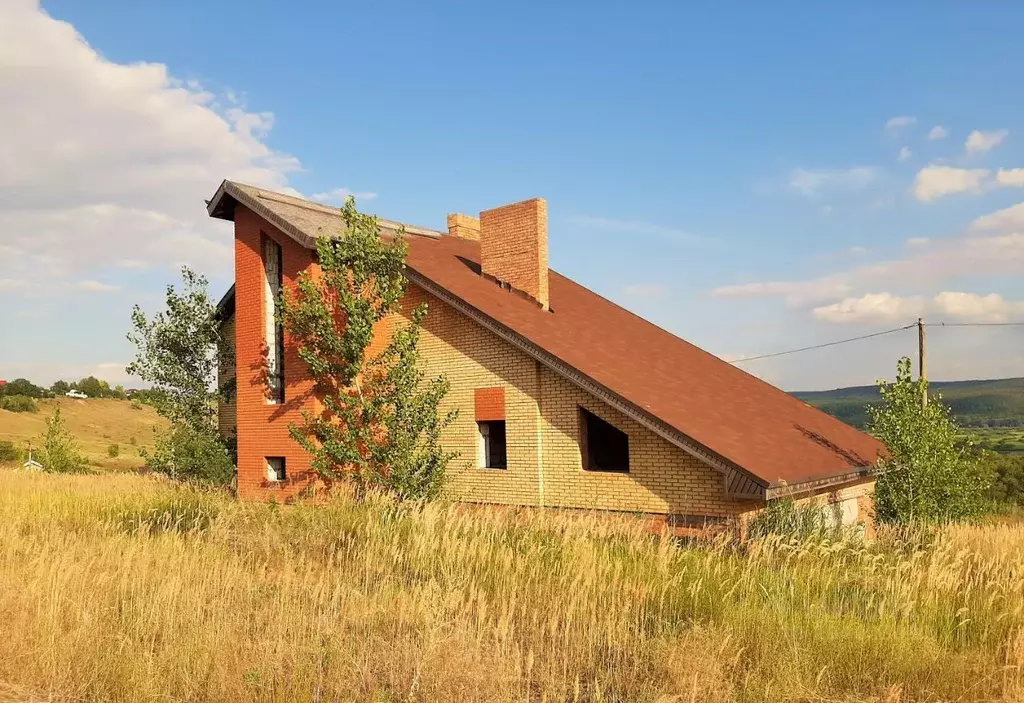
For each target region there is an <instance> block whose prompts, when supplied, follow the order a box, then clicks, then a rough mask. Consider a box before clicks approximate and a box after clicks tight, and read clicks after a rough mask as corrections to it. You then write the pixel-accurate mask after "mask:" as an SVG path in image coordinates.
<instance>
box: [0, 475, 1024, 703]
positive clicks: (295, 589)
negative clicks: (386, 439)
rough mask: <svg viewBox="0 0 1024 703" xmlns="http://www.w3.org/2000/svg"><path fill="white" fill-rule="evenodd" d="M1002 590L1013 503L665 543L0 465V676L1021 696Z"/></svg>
mask: <svg viewBox="0 0 1024 703" xmlns="http://www.w3.org/2000/svg"><path fill="white" fill-rule="evenodd" d="M1022 594H1024V525H1021V524H1020V523H1016V524H1014V523H1009V524H1000V525H995V524H993V525H989V526H984V527H955V528H949V529H947V530H945V531H944V532H942V533H941V534H939V535H938V536H937V538H935V541H934V544H932V545H931V546H930V547H929V548H927V549H926V548H924V547H922V546H921V543H920V542H918V541H902V542H901V541H898V540H896V539H895V538H893V537H892V536H891V535H890V536H888V537H885V538H883V539H882V540H880V541H879V542H878V543H876V544H874V545H871V546H864V545H860V544H857V543H826V542H819V543H804V544H795V543H788V542H785V541H778V540H775V541H764V542H755V543H752V544H750V545H749V546H748V547H746V548H744V549H740V548H739V547H738V546H736V545H733V544H728V543H726V542H715V543H708V544H704V545H691V546H687V547H682V548H680V547H679V546H677V545H676V543H675V542H674V541H671V540H669V539H667V538H666V539H658V538H654V537H652V536H651V535H648V534H646V533H645V532H644V531H643V529H642V527H641V526H640V525H639V523H638V522H637V521H635V520H631V519H629V518H619V519H611V518H607V517H600V516H594V515H589V514H557V513H549V512H514V511H506V512H495V511H489V510H482V509H478V510H469V509H461V510H460V509H458V508H456V507H454V506H449V505H443V504H434V505H430V506H427V507H425V508H419V507H415V506H405V507H396V506H395V505H393V504H390V503H387V502H384V501H381V500H371V501H369V502H366V503H356V502H354V501H351V500H348V499H344V498H340V497H339V498H336V499H334V500H332V501H330V502H328V503H326V504H323V505H320V506H317V507H305V506H275V505H264V504H246V503H237V502H234V501H233V500H231V499H230V498H229V497H227V496H226V495H222V494H211V493H196V492H192V491H190V490H188V489H185V488H182V487H178V486H175V485H173V484H171V483H169V482H167V481H164V480H160V479H157V478H152V477H142V476H135V475H128V474H103V475H97V476H71V477H68V476H53V475H46V474H28V473H24V472H18V473H15V472H12V471H0V622H2V623H3V626H2V627H0V682H2V683H0V700H6V699H10V700H25V701H28V700H32V701H36V700H67V701H78V700H89V701H102V700H118V701H122V700H124V701H157V700H160V701H165V700H186V701H240V700H267V701H270V700H273V701H320V700H330V701H340V700H365V701H399V700H402V701H409V700H413V701H524V700H531V701H583V700H586V701H625V700H630V701H632V700H638V701H847V702H850V701H889V702H895V701H901V702H905V701H991V700H1021V699H1022V697H1024V674H1022V670H1021V667H1022V665H1024V596H1022Z"/></svg>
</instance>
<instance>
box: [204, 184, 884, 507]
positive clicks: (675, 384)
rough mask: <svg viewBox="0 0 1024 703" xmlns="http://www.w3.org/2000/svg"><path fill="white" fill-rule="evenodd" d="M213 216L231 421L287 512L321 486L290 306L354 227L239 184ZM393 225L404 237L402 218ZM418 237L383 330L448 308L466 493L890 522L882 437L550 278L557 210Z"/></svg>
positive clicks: (454, 440)
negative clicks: (399, 306) (231, 251)
mask: <svg viewBox="0 0 1024 703" xmlns="http://www.w3.org/2000/svg"><path fill="white" fill-rule="evenodd" d="M208 211H209V214H210V216H212V217H215V218H220V219H224V220H229V221H232V222H233V223H234V230H235V284H234V285H233V286H232V288H231V290H230V291H229V292H228V294H227V295H225V296H224V299H223V300H222V301H221V303H220V305H219V306H218V313H219V316H220V319H221V321H222V323H223V325H224V334H225V335H226V336H228V337H231V338H232V339H233V340H234V343H235V349H236V359H235V364H234V367H233V368H226V369H222V378H223V377H229V376H234V377H235V378H236V379H237V391H236V393H235V394H234V397H233V399H232V404H231V405H225V406H222V407H221V413H220V426H221V429H222V431H224V432H226V433H231V432H237V442H238V445H237V446H238V492H239V495H240V496H241V497H243V498H258V499H264V500H270V499H274V500H281V499H287V498H288V497H290V496H292V495H295V494H296V493H298V492H299V491H301V490H302V489H303V488H304V487H305V486H307V485H309V483H310V482H312V481H314V480H315V475H314V474H313V473H312V472H311V470H310V459H309V456H308V455H307V454H306V453H305V452H304V451H303V450H302V448H301V447H300V446H299V445H298V444H297V443H296V442H295V441H294V440H293V439H292V438H291V437H290V435H289V432H288V426H289V424H293V423H296V422H299V421H300V420H301V416H300V413H301V412H302V410H303V409H308V408H313V407H315V403H316V401H315V399H314V398H313V397H312V395H311V391H312V381H311V379H310V377H309V375H308V374H307V373H306V371H305V370H304V368H303V365H302V362H301V360H300V359H299V357H298V354H297V350H296V349H295V347H294V346H293V343H292V340H291V339H290V337H289V336H288V335H287V334H284V333H283V332H282V330H281V328H280V326H279V325H278V323H277V322H276V318H275V312H276V311H275V306H276V302H275V301H276V300H277V299H278V294H279V291H280V290H281V289H282V287H288V286H292V285H294V283H295V280H296V277H297V276H298V275H299V274H300V273H301V272H303V271H306V270H315V268H316V266H317V264H316V258H315V246H316V241H317V239H318V238H319V237H324V236H344V235H343V231H342V228H343V222H342V219H341V217H340V214H339V212H338V210H337V209H335V208H331V207H327V206H324V205H321V204H318V203H313V202H309V201H306V200H302V199H299V198H295V197H292V196H289V195H284V194H281V193H274V192H270V191H266V190H262V189H259V188H254V187H252V186H247V185H242V184H239V183H233V182H230V181H225V182H224V183H222V184H221V186H220V188H219V189H218V190H217V192H216V193H215V194H214V196H213V198H212V199H211V200H210V201H209V203H208ZM380 226H381V230H382V232H383V234H384V235H385V236H390V235H392V234H394V232H395V231H396V230H397V229H398V228H399V227H400V226H401V225H400V224H399V223H396V222H390V221H387V220H381V221H380ZM405 232H406V235H407V241H408V244H409V254H408V260H407V268H406V276H407V278H408V281H409V289H408V293H407V295H406V299H405V300H404V301H403V312H402V314H401V315H398V316H396V318H394V319H392V320H387V321H385V324H382V326H381V328H380V329H379V331H378V334H379V335H381V336H382V338H387V337H388V336H389V335H390V330H391V329H393V325H394V324H395V323H399V322H401V318H402V317H405V316H407V314H408V311H410V310H411V309H413V308H414V307H415V306H416V305H417V304H419V303H421V302H427V303H428V304H429V313H428V315H427V317H426V319H425V321H424V327H423V332H422V335H421V340H420V350H421V357H422V361H423V363H424V365H425V369H424V370H425V371H426V373H427V375H428V376H434V375H437V374H440V373H444V374H446V375H447V377H448V380H449V382H450V391H449V393H448V395H447V396H446V398H445V400H444V405H443V407H442V411H447V410H451V409H457V410H458V411H459V415H458V419H457V420H456V421H455V422H454V423H453V424H452V425H451V426H449V427H448V428H447V430H446V431H445V433H444V435H443V437H442V443H443V444H444V446H445V448H446V449H448V450H451V451H456V452H458V454H459V458H458V459H456V460H455V461H453V462H452V463H451V465H450V467H449V477H448V479H449V480H448V483H447V488H446V490H447V491H448V493H449V495H450V496H451V497H453V498H455V499H458V500H462V501H467V502H477V503H500V504H506V505H524V506H541V507H558V508H583V509H599V510H609V511H623V512H630V513H644V514H649V515H654V516H659V519H664V520H665V521H666V522H667V523H669V524H671V525H674V526H690V525H704V524H708V523H723V522H731V521H739V522H741V523H742V522H744V521H746V520H747V519H749V517H750V516H751V515H753V514H756V512H757V511H759V510H760V509H761V508H763V507H764V506H765V505H766V504H767V502H768V501H772V500H775V499H779V498H794V499H798V500H813V501H816V502H822V503H825V502H828V503H831V504H833V506H834V507H835V511H834V514H835V515H836V516H837V517H841V519H842V520H843V522H847V523H853V522H859V521H863V522H868V523H870V522H871V520H872V514H873V504H872V494H873V488H874V471H875V469H874V467H875V465H876V461H877V459H878V458H879V456H881V455H882V454H883V453H884V451H885V447H884V445H883V444H882V443H881V442H879V441H877V440H876V439H874V438H872V437H870V436H869V435H867V434H865V433H863V432H861V431H859V430H857V429H854V428H853V427H850V426H849V425H846V424H844V423H843V422H841V421H839V420H836V419H835V418H833V417H831V416H829V415H827V414H825V413H823V412H821V411H819V410H816V409H815V408H813V407H811V406H809V405H807V404H806V403H803V402H801V401H800V400H798V399H796V398H794V397H793V396H791V395H789V394H787V393H784V392H783V391H781V390H779V389H777V388H775V387H773V386H771V385H769V384H767V383H765V382H764V381H762V380H760V379H758V378H756V377H754V376H752V375H750V374H748V373H746V372H745V371H743V370H741V369H739V368H737V367H735V366H733V365H731V364H729V363H726V362H725V361H723V360H721V359H719V358H718V357H716V356H713V355H712V354H709V353H707V352H705V351H703V350H701V349H699V348H697V347H695V346H694V345H692V344H690V343H688V342H686V341H684V340H682V339H680V338H678V337H676V336H675V335H673V334H671V333H669V332H667V331H665V330H663V329H661V328H659V327H657V326H656V325H653V324H651V323H650V322H647V321H646V320H644V319H642V318H640V317H638V316H637V315H634V314H632V313H630V312H628V311H627V310H624V309H622V308H620V307H619V306H617V305H615V304H614V303H612V302H610V301H608V300H606V299H605V298H602V297H601V296H600V295H598V294H596V293H594V292H592V291H590V290H588V289H586V288H584V287H583V286H581V285H580V284H578V283H576V282H575V281H572V280H571V279H569V278H566V277H565V276H562V275H560V274H558V273H556V272H554V271H551V270H549V269H548V222H547V205H546V203H545V201H544V200H541V199H533V200H527V201H524V202H519V203H515V204H512V205H505V206H503V207H498V208H495V209H492V210H487V211H485V212H481V213H480V216H479V218H477V217H471V216H468V215H458V214H452V215H449V216H448V231H447V232H438V231H433V230H428V229H424V228H419V227H411V226H406V227H405ZM695 264H696V265H699V263H698V262H687V263H686V265H687V266H692V265H695ZM681 271H684V269H681ZM261 365H262V366H261ZM263 367H269V371H270V372H269V373H263V374H257V373H254V372H253V369H256V368H263Z"/></svg>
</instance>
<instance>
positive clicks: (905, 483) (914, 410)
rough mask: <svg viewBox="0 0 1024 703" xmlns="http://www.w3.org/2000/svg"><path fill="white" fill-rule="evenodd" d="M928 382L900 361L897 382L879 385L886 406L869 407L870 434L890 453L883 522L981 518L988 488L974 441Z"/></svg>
mask: <svg viewBox="0 0 1024 703" xmlns="http://www.w3.org/2000/svg"><path fill="white" fill-rule="evenodd" d="M927 389H928V383H927V381H924V380H917V381H914V380H913V378H912V376H911V371H910V359H908V358H906V357H904V358H902V359H900V361H899V363H898V365H897V369H896V381H895V383H891V384H890V383H886V382H885V381H880V382H879V392H880V393H881V396H882V403H881V404H880V405H878V406H871V407H869V408H868V415H869V416H870V424H869V430H870V432H871V433H872V434H874V435H875V436H876V437H878V438H879V439H881V440H882V441H883V442H885V443H886V445H887V446H888V448H889V456H888V458H886V459H884V460H883V461H882V462H881V466H880V468H881V469H882V474H881V476H879V478H878V483H877V486H876V489H875V509H876V512H877V517H878V519H879V520H880V521H882V522H890V523H901V524H909V523H913V522H921V523H941V522H948V521H951V520H960V519H964V518H968V517H971V516H973V515H976V514H977V513H978V512H979V511H980V510H981V509H982V507H983V505H984V494H985V490H986V488H987V486H986V483H985V480H984V479H983V477H982V473H981V472H980V471H979V468H978V463H977V458H976V453H975V452H974V450H973V448H972V446H971V444H970V442H969V440H961V439H958V435H959V434H960V430H959V428H958V427H957V425H956V423H955V422H954V420H953V418H952V416H951V414H950V410H949V408H948V407H947V406H946V405H944V404H943V403H942V400H941V398H940V397H938V396H937V395H936V396H934V397H932V398H930V399H929V401H928V403H927V404H924V403H922V398H923V396H924V394H925V393H926V392H927Z"/></svg>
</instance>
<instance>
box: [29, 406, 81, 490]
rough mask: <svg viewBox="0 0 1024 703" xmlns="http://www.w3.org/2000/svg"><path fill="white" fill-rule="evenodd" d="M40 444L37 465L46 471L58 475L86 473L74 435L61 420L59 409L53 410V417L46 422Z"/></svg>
mask: <svg viewBox="0 0 1024 703" xmlns="http://www.w3.org/2000/svg"><path fill="white" fill-rule="evenodd" d="M42 444H43V448H42V451H40V453H39V463H41V464H42V465H43V468H44V469H46V470H47V471H52V472H53V473H58V474H84V473H88V469H87V468H86V466H85V460H84V459H83V458H82V456H81V455H80V454H79V453H78V444H77V443H76V442H75V437H74V435H72V434H71V432H70V431H69V430H68V428H67V426H66V425H65V424H64V421H63V420H61V417H60V408H55V409H54V411H53V415H51V416H50V417H49V418H48V419H47V420H46V431H45V432H44V433H43V442H42Z"/></svg>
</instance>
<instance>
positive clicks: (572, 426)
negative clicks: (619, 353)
mask: <svg viewBox="0 0 1024 703" xmlns="http://www.w3.org/2000/svg"><path fill="white" fill-rule="evenodd" d="M420 302H427V304H428V306H429V312H428V314H427V317H426V320H425V321H424V329H423V334H422V337H421V341H420V348H421V350H422V356H423V359H424V363H425V366H426V370H427V372H428V375H430V376H435V375H437V374H440V373H445V374H446V375H447V377H448V380H449V382H450V383H451V389H450V391H449V393H448V395H447V397H446V398H445V406H444V409H445V410H448V409H452V408H456V409H458V410H459V417H458V419H457V420H456V421H455V423H454V424H453V425H452V426H451V427H449V428H448V429H447V430H446V432H445V435H444V443H445V446H446V447H447V448H448V449H450V450H452V451H458V452H459V453H460V457H459V458H458V459H456V460H454V461H453V462H452V463H451V464H450V465H449V485H448V491H449V493H450V494H451V495H452V497H454V498H457V499H459V500H465V501H479V502H488V503H504V504H518V505H534V506H539V505H543V506H546V507H569V508H590V509H601V510H621V511H630V512H632V511H636V512H652V513H669V514H681V515H693V516H715V517H728V516H734V515H737V514H739V513H741V512H744V511H748V510H751V509H753V508H755V507H757V503H756V502H753V501H739V500H731V499H728V498H727V497H726V496H725V493H724V488H723V482H722V476H721V474H719V473H718V472H717V471H716V470H715V469H713V468H711V467H710V466H707V465H705V464H703V463H702V462H700V461H698V460H697V459H695V458H693V457H692V456H690V455H689V454H687V453H686V452H684V451H683V450H682V449H679V448H678V447H676V446H675V445H672V444H670V443H669V442H668V441H666V440H665V439H663V438H661V437H660V436H658V435H656V434H654V433H653V432H651V431H650V430H648V429H647V428H645V427H643V426H642V425H640V424H639V423H637V422H636V421H634V420H632V419H631V418H629V417H626V416H625V415H623V414H622V413H620V412H619V411H617V410H615V409H614V408H612V407H611V406H609V405H608V404H607V403H605V402H603V401H601V400H600V399H598V398H595V397H593V396H591V395H590V394H588V393H587V392H585V391H583V390H582V389H579V388H578V387H576V386H575V385H573V384H571V383H569V382H568V381H566V380H565V379H563V378H562V377H560V376H558V375H557V374H555V373H554V372H553V371H551V370H549V369H548V368H547V367H545V366H543V365H541V364H540V363H539V362H537V361H536V360H534V359H533V358H531V357H529V356H527V355H526V354H525V353H524V352H522V351H520V350H519V349H517V348H515V347H513V346H512V345H510V344H509V343H507V342H505V341H504V340H502V339H500V338H499V337H498V336H496V335H495V334H493V333H492V332H490V331H489V330H486V329H484V328H483V327H481V326H479V325H478V324H477V323H475V322H474V321H473V320H471V319H469V318H467V317H465V316H464V315H462V314H461V313H459V312H458V311H456V310H454V309H453V308H451V307H449V306H448V305H447V304H446V303H444V302H442V301H440V300H438V299H436V298H434V297H432V296H430V295H429V294H428V293H426V292H424V291H422V290H421V289H418V288H416V287H413V288H412V289H411V290H410V293H409V296H408V300H407V304H408V305H410V306H411V305H414V304H418V303H420ZM492 387H502V388H504V389H505V408H506V433H507V443H508V449H507V454H508V468H507V469H482V468H478V467H477V459H476V457H477V443H478V441H479V440H478V436H477V427H476V421H475V417H474V393H475V391H476V389H479V388H492ZM580 407H584V408H586V409H587V410H589V411H590V412H592V413H594V414H596V415H598V416H599V417H601V418H603V419H604V420H606V421H608V422H610V423H611V424H613V425H615V426H616V427H618V428H619V429H621V430H623V431H625V432H626V433H627V434H628V435H629V451H630V471H629V473H628V474H617V473H605V472H591V471H584V470H583V468H582V459H581V454H580V445H579V438H580V431H579V408H580Z"/></svg>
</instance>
